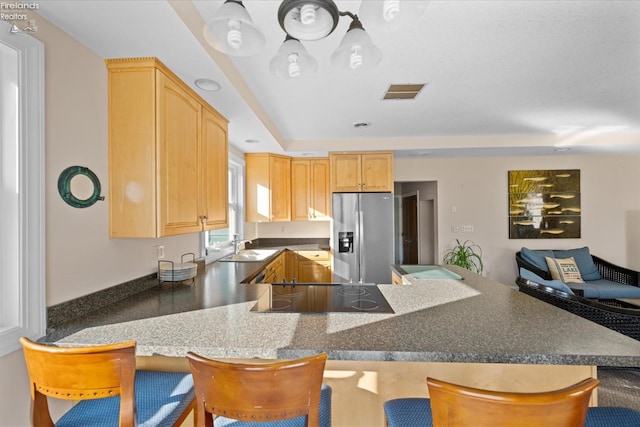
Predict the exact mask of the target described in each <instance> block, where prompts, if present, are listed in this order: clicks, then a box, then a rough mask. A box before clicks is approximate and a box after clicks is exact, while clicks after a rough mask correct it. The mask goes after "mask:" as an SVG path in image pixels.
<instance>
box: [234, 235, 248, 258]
mask: <svg viewBox="0 0 640 427" xmlns="http://www.w3.org/2000/svg"><path fill="white" fill-rule="evenodd" d="M245 243H251V240H240V236H239V235H238V234H234V235H233V253H234V254H236V255H238V254H239V253H240V246H242V245H244V244H245Z"/></svg>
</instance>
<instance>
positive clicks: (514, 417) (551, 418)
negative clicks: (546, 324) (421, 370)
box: [384, 378, 640, 427]
mask: <svg viewBox="0 0 640 427" xmlns="http://www.w3.org/2000/svg"><path fill="white" fill-rule="evenodd" d="M598 384H599V382H598V380H595V379H592V378H589V379H585V380H583V381H581V382H579V383H577V384H574V385H572V386H569V387H566V388H563V389H560V390H554V391H549V392H542V393H508V392H496V391H488V390H481V389H477V388H471V387H464V386H460V385H456V384H452V383H448V382H445V381H440V380H437V379H433V378H427V385H428V389H429V395H430V398H401V399H393V400H388V401H386V402H385V403H384V412H385V416H386V423H387V425H388V426H389V427H432V426H433V427H453V426H456V427H467V426H473V427H485V426H490V427H511V426H518V427H528V426H552V427H553V426H561V427H573V426H580V427H582V426H585V427H608V426H616V427H637V426H640V411H635V410H633V409H629V408H621V407H592V408H589V407H588V404H589V399H590V397H591V393H592V392H593V390H594V389H595V388H596V387H597V386H598Z"/></svg>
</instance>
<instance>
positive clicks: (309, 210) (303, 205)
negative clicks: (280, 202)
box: [291, 158, 331, 221]
mask: <svg viewBox="0 0 640 427" xmlns="http://www.w3.org/2000/svg"><path fill="white" fill-rule="evenodd" d="M330 209H331V192H330V191H329V159H328V158H319V159H308V158H307V159H291V220H292V221H317V220H330V219H331V212H330Z"/></svg>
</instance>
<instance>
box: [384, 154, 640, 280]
mask: <svg viewBox="0 0 640 427" xmlns="http://www.w3.org/2000/svg"><path fill="white" fill-rule="evenodd" d="M638 165H640V155H629V156H567V155H565V154H563V155H556V156H544V157H496V158H469V159H396V160H395V166H394V169H395V180H396V181H437V182H438V203H437V209H438V215H437V216H438V222H439V224H438V247H439V248H440V250H439V259H441V255H442V251H443V250H444V249H446V248H447V247H449V246H450V245H451V243H452V242H453V241H454V240H455V239H456V238H459V239H465V240H466V239H471V240H473V241H475V242H476V243H477V244H478V245H480V246H481V247H482V250H483V254H484V260H485V265H486V269H487V274H488V276H489V277H491V278H492V279H495V280H497V281H500V282H503V283H506V284H513V283H514V280H515V277H516V265H515V259H514V254H515V252H516V251H517V250H518V249H520V248H521V247H522V246H527V247H531V248H540V249H541V248H559V249H568V248H575V247H582V246H589V247H590V248H591V251H592V253H594V254H596V255H599V256H600V257H602V258H604V259H607V260H609V261H612V262H614V263H617V264H620V265H624V266H627V267H630V268H634V269H638V270H640V256H639V255H638V254H639V253H640V252H639V251H638V249H640V248H639V245H640V191H638V184H639V183H640V168H639V167H638ZM517 169H580V177H581V200H582V237H581V238H579V239H553V240H550V239H539V240H536V239H532V240H530V239H527V240H515V239H514V240H510V239H509V231H508V221H507V211H508V210H507V205H508V200H507V190H508V187H507V172H508V171H509V170H517ZM453 206H455V207H456V212H455V213H452V207H453ZM453 225H473V226H474V231H473V232H469V233H452V232H451V226H453Z"/></svg>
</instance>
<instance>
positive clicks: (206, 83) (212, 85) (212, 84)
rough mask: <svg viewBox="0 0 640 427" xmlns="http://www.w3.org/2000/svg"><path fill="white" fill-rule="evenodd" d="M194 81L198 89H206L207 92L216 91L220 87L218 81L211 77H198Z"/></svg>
mask: <svg viewBox="0 0 640 427" xmlns="http://www.w3.org/2000/svg"><path fill="white" fill-rule="evenodd" d="M194 83H195V85H196V86H198V87H199V88H200V89H202V90H206V91H207V92H217V91H219V90H220V88H221V86H220V83H218V82H217V81H215V80H211V79H198V80H196V81H195V82H194Z"/></svg>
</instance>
